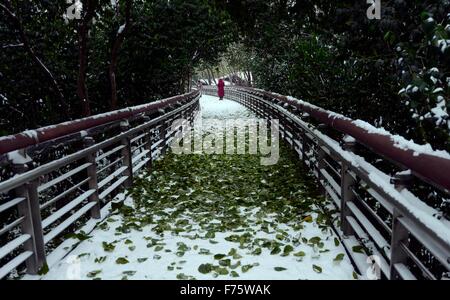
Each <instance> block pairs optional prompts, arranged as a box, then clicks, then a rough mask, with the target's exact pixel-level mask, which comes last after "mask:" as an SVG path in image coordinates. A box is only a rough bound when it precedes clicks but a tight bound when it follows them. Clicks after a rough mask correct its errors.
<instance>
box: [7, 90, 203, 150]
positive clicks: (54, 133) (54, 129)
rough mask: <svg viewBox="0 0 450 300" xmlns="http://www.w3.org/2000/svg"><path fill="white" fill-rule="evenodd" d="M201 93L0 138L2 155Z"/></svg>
mask: <svg viewBox="0 0 450 300" xmlns="http://www.w3.org/2000/svg"><path fill="white" fill-rule="evenodd" d="M199 93H200V92H199V91H192V92H190V93H187V94H184V95H180V96H175V97H171V98H167V99H163V100H160V101H156V102H152V103H149V104H144V105H139V106H134V107H129V108H125V109H121V110H116V111H112V112H108V113H104V114H100V115H95V116H91V117H87V118H84V119H79V120H74V121H70V122H64V123H61V124H58V125H52V126H47V127H42V128H39V129H36V130H28V131H24V132H22V133H18V134H14V135H9V136H4V137H0V155H2V154H5V153H8V152H11V151H15V150H19V149H24V148H26V147H29V146H33V145H37V144H40V143H43V142H46V141H50V140H54V139H57V138H60V137H63V136H66V135H70V134H73V133H77V132H80V131H82V130H87V129H89V128H93V127H97V126H100V125H104V124H108V123H111V122H114V121H119V120H123V119H128V118H130V117H133V116H136V115H138V114H140V113H143V112H150V111H156V110H158V109H163V108H166V107H168V106H170V105H172V104H175V103H177V102H180V101H183V100H186V99H189V98H191V97H194V96H196V95H197V94H199Z"/></svg>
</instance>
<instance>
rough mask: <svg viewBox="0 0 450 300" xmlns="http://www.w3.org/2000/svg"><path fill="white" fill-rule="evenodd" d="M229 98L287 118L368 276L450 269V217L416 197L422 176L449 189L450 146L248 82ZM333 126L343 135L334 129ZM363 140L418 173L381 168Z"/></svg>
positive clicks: (286, 126) (284, 123)
mask: <svg viewBox="0 0 450 300" xmlns="http://www.w3.org/2000/svg"><path fill="white" fill-rule="evenodd" d="M203 93H205V94H209V95H216V94H217V90H216V88H215V87H209V86H205V87H203ZM225 97H226V98H228V99H231V100H235V101H237V102H239V103H241V104H243V105H244V106H246V107H247V108H249V109H250V110H252V111H254V112H255V113H256V114H257V115H258V116H260V117H262V118H266V119H277V120H279V122H280V128H281V135H282V138H283V139H284V140H285V141H286V142H287V143H288V144H289V145H291V147H292V148H293V149H294V150H295V151H296V152H297V153H298V155H299V158H300V159H302V160H303V161H304V163H305V164H306V165H307V166H308V167H309V168H310V170H311V172H312V173H313V174H314V176H316V177H317V179H318V181H319V183H320V186H321V188H322V190H323V192H324V194H325V195H326V196H327V198H328V199H330V200H331V201H332V203H333V205H334V206H335V207H336V209H337V211H338V212H339V214H338V218H337V221H336V222H335V223H334V225H335V229H336V231H337V233H338V234H339V235H340V237H341V241H342V243H343V245H344V246H345V248H346V250H347V253H348V255H349V256H350V257H351V259H352V261H353V262H354V264H355V266H356V268H357V270H358V272H359V273H360V274H361V275H366V273H367V270H369V269H370V267H372V269H371V270H372V271H373V270H375V271H376V269H379V272H380V276H379V277H380V278H387V279H416V278H427V279H439V278H446V276H448V274H449V273H448V272H449V271H450V222H449V221H448V220H446V219H445V218H443V217H442V213H440V212H439V211H438V210H437V209H435V208H433V207H430V206H429V205H427V204H426V203H425V202H424V201H422V200H421V199H420V197H419V196H416V195H415V194H414V192H415V190H414V189H413V187H412V186H411V182H412V179H413V177H414V176H417V178H418V179H419V183H420V182H426V183H429V184H431V185H432V186H430V187H429V189H431V190H432V191H433V192H436V191H438V192H441V193H443V194H444V197H445V196H448V191H449V178H450V176H448V171H447V170H448V166H450V165H449V164H450V155H449V154H448V153H446V152H443V151H441V152H439V151H431V150H428V149H424V147H422V146H419V145H415V144H413V143H411V142H406V141H405V140H404V139H403V138H401V137H398V136H394V135H391V134H389V133H388V132H386V131H384V130H380V129H376V128H375V127H372V126H370V125H369V124H367V123H364V122H362V121H354V120H351V119H349V118H346V117H344V116H342V115H339V114H335V113H332V112H330V111H326V110H323V109H321V108H319V107H316V106H314V105H311V104H309V103H306V102H303V101H300V100H296V99H294V98H290V97H285V96H281V95H278V94H273V93H269V92H265V91H261V90H257V89H251V88H241V87H227V88H226V95H225ZM331 130H335V131H337V132H340V133H343V135H341V136H340V135H336V134H334V135H329V134H327V132H328V131H331ZM336 136H338V137H339V138H338V139H336ZM333 137H334V138H333ZM358 144H361V145H363V146H366V147H367V148H368V149H369V151H371V152H370V153H372V154H373V155H374V154H378V155H381V157H384V158H385V160H386V161H389V162H392V163H393V165H394V166H402V167H403V170H404V169H409V170H411V171H412V172H410V171H408V172H394V173H395V174H394V175H393V176H391V175H389V174H387V173H386V172H383V171H381V170H380V169H378V168H377V167H375V166H374V165H373V164H372V163H369V159H370V158H367V159H366V158H365V157H363V156H361V155H358V154H356V150H357V145H358ZM424 161H425V162H426V163H424ZM393 169H395V167H393ZM397 169H398V168H397ZM430 169H431V170H432V171H430ZM400 170H402V168H401V169H400ZM436 173H440V174H438V175H437V174H436ZM420 184H422V183H420ZM369 278H370V276H369Z"/></svg>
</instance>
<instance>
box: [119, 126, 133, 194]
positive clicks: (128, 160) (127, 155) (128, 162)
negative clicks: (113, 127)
mask: <svg viewBox="0 0 450 300" xmlns="http://www.w3.org/2000/svg"><path fill="white" fill-rule="evenodd" d="M129 129H130V123H129V122H128V120H124V121H122V122H120V130H121V131H122V132H126V131H128V130H129ZM130 140H131V139H130V137H129V136H127V137H124V138H123V139H122V145H124V146H125V147H124V148H123V149H122V159H123V164H124V166H126V167H127V169H126V170H125V172H124V174H125V176H128V179H127V180H126V181H125V183H124V186H125V188H129V187H131V186H132V185H133V157H132V155H131V143H130Z"/></svg>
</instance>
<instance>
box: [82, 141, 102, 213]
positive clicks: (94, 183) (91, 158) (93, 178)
mask: <svg viewBox="0 0 450 300" xmlns="http://www.w3.org/2000/svg"><path fill="white" fill-rule="evenodd" d="M83 143H84V147H85V148H89V147H91V146H93V145H94V144H95V140H94V138H92V137H89V136H88V137H85V138H84V139H83ZM86 162H87V163H90V164H91V165H90V166H89V167H88V168H87V170H86V171H87V176H88V178H89V181H88V187H89V190H94V191H95V192H94V193H93V194H92V195H91V196H89V201H90V202H94V203H96V205H95V206H94V207H92V208H91V218H93V219H100V218H101V213H100V211H101V208H100V199H99V195H98V179H97V162H96V161H95V152H94V153H90V154H88V155H87V156H86Z"/></svg>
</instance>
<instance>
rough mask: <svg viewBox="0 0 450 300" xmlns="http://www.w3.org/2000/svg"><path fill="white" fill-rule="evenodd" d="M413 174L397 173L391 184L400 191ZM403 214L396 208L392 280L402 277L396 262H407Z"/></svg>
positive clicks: (406, 238)
mask: <svg viewBox="0 0 450 300" xmlns="http://www.w3.org/2000/svg"><path fill="white" fill-rule="evenodd" d="M411 180H412V176H411V174H409V173H407V172H406V173H402V174H396V175H394V176H393V177H392V178H391V184H394V186H395V188H396V189H397V190H398V191H399V192H400V191H402V190H403V189H405V188H408V186H409V185H410V184H411ZM401 218H403V216H402V215H401V214H400V213H399V212H398V210H397V209H396V208H394V212H393V216H392V236H391V260H390V278H389V279H390V280H396V279H401V278H400V276H399V274H398V272H397V271H396V269H395V265H396V264H402V263H403V264H406V263H407V261H408V255H407V254H406V253H405V252H404V251H403V249H402V247H401V245H402V244H405V245H408V237H409V232H408V230H407V229H406V228H405V227H404V226H403V225H402V224H401V222H400V220H401Z"/></svg>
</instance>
